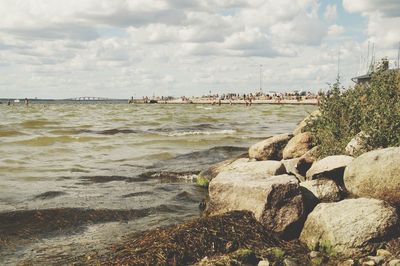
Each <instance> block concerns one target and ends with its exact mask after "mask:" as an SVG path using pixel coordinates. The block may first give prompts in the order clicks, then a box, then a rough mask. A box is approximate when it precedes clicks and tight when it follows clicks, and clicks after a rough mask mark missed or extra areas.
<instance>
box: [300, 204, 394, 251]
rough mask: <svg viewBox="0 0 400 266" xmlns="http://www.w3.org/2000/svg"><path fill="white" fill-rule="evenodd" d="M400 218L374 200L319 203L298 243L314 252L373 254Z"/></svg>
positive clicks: (386, 205) (387, 206) (384, 205)
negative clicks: (305, 245) (300, 242)
mask: <svg viewBox="0 0 400 266" xmlns="http://www.w3.org/2000/svg"><path fill="white" fill-rule="evenodd" d="M398 224H399V217H398V215H397V213H396V210H395V209H394V208H393V207H391V206H390V205H389V204H388V203H386V202H384V201H381V200H377V199H366V198H360V199H347V200H343V201H340V202H336V203H321V204H318V205H317V207H315V209H314V210H313V211H312V212H311V213H310V214H309V215H308V217H307V220H306V222H305V224H304V228H303V231H302V232H301V235H300V240H301V241H302V242H304V243H305V244H307V246H308V247H309V248H310V249H312V250H314V249H318V250H323V251H326V252H328V253H338V254H342V255H345V256H353V255H362V254H366V253H370V252H372V251H373V250H374V249H375V248H376V247H377V245H378V244H379V242H380V241H384V240H385V239H386V238H388V237H390V236H391V235H392V234H393V233H394V232H395V230H396V228H398Z"/></svg>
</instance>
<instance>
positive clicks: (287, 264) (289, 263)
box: [283, 259, 298, 266]
mask: <svg viewBox="0 0 400 266" xmlns="http://www.w3.org/2000/svg"><path fill="white" fill-rule="evenodd" d="M283 265H284V266H298V264H297V262H295V261H293V260H291V259H284V260H283Z"/></svg>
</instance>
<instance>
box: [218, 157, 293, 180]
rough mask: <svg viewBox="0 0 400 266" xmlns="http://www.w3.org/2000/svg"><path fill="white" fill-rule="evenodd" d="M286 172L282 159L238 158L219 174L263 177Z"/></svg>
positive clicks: (253, 177) (254, 177) (247, 177)
mask: <svg viewBox="0 0 400 266" xmlns="http://www.w3.org/2000/svg"><path fill="white" fill-rule="evenodd" d="M285 173H286V169H285V166H284V165H283V163H282V162H280V161H256V162H249V161H248V159H238V160H236V161H234V162H233V163H231V164H230V165H227V166H226V167H224V168H223V170H222V171H221V172H220V173H219V174H222V175H223V176H235V177H242V178H245V179H263V178H266V177H269V176H274V175H282V174H285ZM219 174H218V175H219ZM218 175H217V176H218Z"/></svg>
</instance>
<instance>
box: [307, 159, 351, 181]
mask: <svg viewBox="0 0 400 266" xmlns="http://www.w3.org/2000/svg"><path fill="white" fill-rule="evenodd" d="M353 159H354V158H353V157H351V156H347V155H334V156H328V157H325V158H324V159H322V160H319V161H316V162H315V163H314V164H313V165H312V166H311V168H310V169H309V170H308V171H307V173H306V177H307V179H317V178H321V177H325V178H330V179H333V180H337V181H340V182H341V181H343V179H342V178H343V172H344V169H345V167H346V166H347V165H348V164H349V163H350V162H351V161H353Z"/></svg>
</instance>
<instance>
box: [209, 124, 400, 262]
mask: <svg viewBox="0 0 400 266" xmlns="http://www.w3.org/2000/svg"><path fill="white" fill-rule="evenodd" d="M311 118H312V117H311ZM305 129H306V127H305V125H304V123H303V122H302V124H301V125H300V126H299V128H298V129H296V130H295V131H294V135H292V134H282V135H278V136H273V137H270V138H268V139H266V140H264V141H261V142H259V143H256V144H254V145H253V146H251V147H250V148H249V154H248V159H239V160H235V161H231V162H229V164H227V165H220V166H221V167H219V168H218V173H216V174H215V175H214V176H213V178H212V179H210V180H211V182H210V185H209V200H208V202H207V208H206V214H208V215H216V214H222V213H225V212H229V211H234V210H245V211H251V212H252V213H253V214H254V216H255V218H256V220H257V221H259V222H260V223H261V224H262V225H264V227H265V229H266V230H267V231H270V232H273V233H275V234H277V235H279V236H280V237H283V238H284V239H295V238H299V239H300V241H302V242H303V243H304V244H306V245H307V246H308V247H309V248H310V249H311V250H314V252H316V251H317V252H322V253H324V254H328V255H335V256H340V258H348V260H343V262H341V265H357V264H360V265H383V263H386V265H392V264H393V265H398V264H396V263H397V262H396V257H394V255H393V256H389V257H390V260H389V259H388V258H385V259H381V258H377V257H380V255H381V254H380V255H376V256H372V257H366V256H368V255H371V254H375V252H376V250H377V249H378V248H379V247H382V246H384V245H385V243H386V242H387V241H389V240H390V239H397V238H399V235H400V215H399V211H398V210H400V208H399V207H400V147H392V148H386V149H381V150H375V151H371V152H366V153H364V154H362V155H361V156H359V157H357V158H355V157H352V156H349V155H335V156H329V157H326V158H322V159H319V158H318V157H317V154H318V147H313V140H312V136H311V134H310V133H309V132H306V131H305ZM350 146H351V147H352V148H351V149H350V148H349V151H351V152H349V153H350V154H352V155H355V154H356V150H357V152H359V151H361V150H362V149H361V148H359V147H358V146H357V147H355V146H356V144H355V143H354V140H353V143H352V144H351V145H349V147H350ZM381 253H382V251H381ZM360 257H363V258H364V260H363V261H362V262H360V261H359V260H358V259H359V258H360ZM381 257H382V256H381ZM350 261H353V262H352V264H351V263H350ZM367 261H368V262H367ZM371 261H372V262H371ZM389 261H390V262H389ZM346 263H347V264H346ZM365 263H368V264H365ZM372 263H374V264H372ZM390 263H391V264H390Z"/></svg>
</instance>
